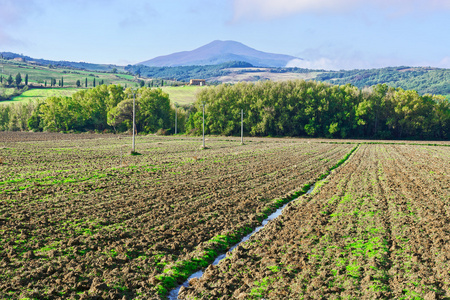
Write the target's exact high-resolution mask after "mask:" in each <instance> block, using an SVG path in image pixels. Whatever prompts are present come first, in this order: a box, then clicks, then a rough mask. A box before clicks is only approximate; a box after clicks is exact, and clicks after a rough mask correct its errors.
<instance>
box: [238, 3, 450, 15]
mask: <svg viewBox="0 0 450 300" xmlns="http://www.w3.org/2000/svg"><path fill="white" fill-rule="evenodd" d="M364 6H371V7H372V6H373V7H377V8H379V9H381V10H383V11H384V12H385V14H386V15H389V16H395V15H403V14H408V13H424V12H429V11H433V10H450V0H426V1H425V0H372V1H370V2H369V1H366V0H277V1H273V0H234V19H235V20H240V19H244V18H248V17H251V18H263V19H272V18H277V17H283V16H287V15H293V14H297V13H342V12H347V11H353V10H356V9H358V8H360V7H364Z"/></svg>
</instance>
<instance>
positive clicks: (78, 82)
mask: <svg viewBox="0 0 450 300" xmlns="http://www.w3.org/2000/svg"><path fill="white" fill-rule="evenodd" d="M76 85H77V87H78V88H79V87H80V86H81V81H80V79H78V80H77V82H76Z"/></svg>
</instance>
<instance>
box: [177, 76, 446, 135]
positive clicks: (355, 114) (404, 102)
mask: <svg viewBox="0 0 450 300" xmlns="http://www.w3.org/2000/svg"><path fill="white" fill-rule="evenodd" d="M203 104H205V105H206V112H207V113H206V131H207V133H211V134H217V135H238V134H239V133H240V128H241V127H240V112H241V109H242V110H244V113H245V115H244V126H245V134H247V135H251V136H311V137H329V138H389V139H390V138H416V139H449V138H450V103H449V101H448V100H447V99H446V98H445V97H443V96H432V95H424V96H420V95H419V94H418V93H417V92H415V91H411V90H409V91H405V90H403V89H400V88H390V87H388V86H387V85H384V84H383V85H377V86H374V87H372V88H366V89H362V90H361V89H358V88H356V87H354V86H352V85H349V84H347V85H343V86H337V85H331V84H328V83H321V82H315V81H301V80H298V81H285V82H273V81H265V82H258V83H239V84H236V85H225V84H223V85H220V86H217V87H210V88H208V89H203V90H202V91H201V92H200V93H199V95H198V97H197V101H196V103H195V112H194V113H193V114H191V115H190V116H189V120H188V122H187V124H186V127H187V130H188V131H192V132H197V133H199V132H200V129H201V128H202V127H201V124H202V105H203Z"/></svg>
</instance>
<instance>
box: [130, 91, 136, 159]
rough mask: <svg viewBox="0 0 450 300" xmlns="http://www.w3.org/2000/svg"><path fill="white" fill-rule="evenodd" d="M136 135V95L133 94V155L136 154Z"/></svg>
mask: <svg viewBox="0 0 450 300" xmlns="http://www.w3.org/2000/svg"><path fill="white" fill-rule="evenodd" d="M135 133H136V93H134V94H133V149H132V150H131V153H132V154H134V152H136V147H135V146H136V142H135Z"/></svg>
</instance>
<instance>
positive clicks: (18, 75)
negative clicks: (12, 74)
mask: <svg viewBox="0 0 450 300" xmlns="http://www.w3.org/2000/svg"><path fill="white" fill-rule="evenodd" d="M21 83H22V76H21V75H20V73H17V75H16V85H17V86H19V85H20V84H21Z"/></svg>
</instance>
